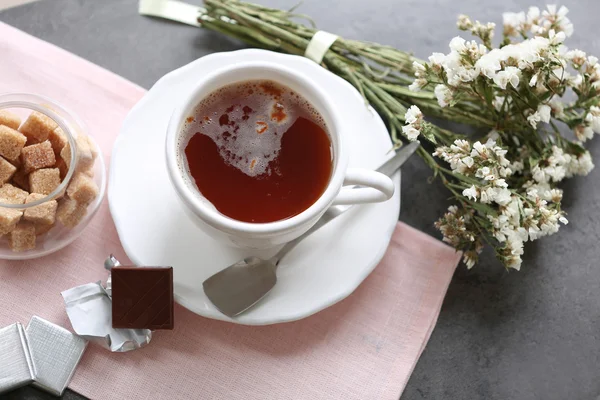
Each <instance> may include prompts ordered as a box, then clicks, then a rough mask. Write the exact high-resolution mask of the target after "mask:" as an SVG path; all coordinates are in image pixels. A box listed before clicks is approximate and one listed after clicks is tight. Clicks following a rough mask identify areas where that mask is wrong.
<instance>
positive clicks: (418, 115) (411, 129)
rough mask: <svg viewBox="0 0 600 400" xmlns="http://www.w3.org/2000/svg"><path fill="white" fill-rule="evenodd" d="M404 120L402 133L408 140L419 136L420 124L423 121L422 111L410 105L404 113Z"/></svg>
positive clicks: (413, 139)
mask: <svg viewBox="0 0 600 400" xmlns="http://www.w3.org/2000/svg"><path fill="white" fill-rule="evenodd" d="M404 120H405V121H406V125H405V126H403V127H402V133H404V135H405V136H406V137H407V138H408V140H410V141H415V140H417V137H419V134H420V133H421V126H422V123H423V113H422V112H421V110H420V109H419V107H417V106H415V105H413V106H410V107H409V109H408V110H406V113H405V114H404Z"/></svg>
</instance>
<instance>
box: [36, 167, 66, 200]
mask: <svg viewBox="0 0 600 400" xmlns="http://www.w3.org/2000/svg"><path fill="white" fill-rule="evenodd" d="M58 185H60V171H59V170H58V168H43V169H38V170H35V171H33V172H32V173H30V174H29V189H30V191H31V193H40V194H46V195H48V194H50V193H52V191H53V190H54V189H56V187H57V186H58Z"/></svg>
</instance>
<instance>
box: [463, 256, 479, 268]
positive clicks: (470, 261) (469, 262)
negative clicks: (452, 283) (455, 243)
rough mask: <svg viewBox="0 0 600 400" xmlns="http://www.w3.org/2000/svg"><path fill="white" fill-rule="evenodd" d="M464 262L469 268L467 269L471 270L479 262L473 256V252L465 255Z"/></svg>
mask: <svg viewBox="0 0 600 400" xmlns="http://www.w3.org/2000/svg"><path fill="white" fill-rule="evenodd" d="M463 262H464V263H465V265H466V266H467V269H471V268H473V267H474V266H475V263H476V262H477V259H476V258H475V257H474V256H473V255H472V253H471V252H466V253H465V254H464V255H463Z"/></svg>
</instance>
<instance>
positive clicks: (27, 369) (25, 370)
mask: <svg viewBox="0 0 600 400" xmlns="http://www.w3.org/2000/svg"><path fill="white" fill-rule="evenodd" d="M35 376H36V373H35V366H34V364H33V361H32V359H31V354H30V352H29V346H28V344H27V337H26V335H25V329H23V325H21V324H20V323H16V324H12V325H9V326H7V327H6V328H2V329H0V393H4V392H8V391H11V390H14V389H16V388H19V387H21V386H25V385H28V384H30V383H31V382H33V380H34V379H35Z"/></svg>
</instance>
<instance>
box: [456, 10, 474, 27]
mask: <svg viewBox="0 0 600 400" xmlns="http://www.w3.org/2000/svg"><path fill="white" fill-rule="evenodd" d="M472 26H473V22H471V19H470V18H469V17H467V16H466V15H464V14H460V15H459V16H458V21H456V27H457V28H458V29H460V30H463V31H466V30H467V29H471V27H472Z"/></svg>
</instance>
